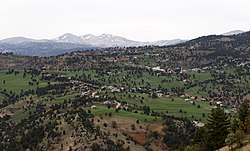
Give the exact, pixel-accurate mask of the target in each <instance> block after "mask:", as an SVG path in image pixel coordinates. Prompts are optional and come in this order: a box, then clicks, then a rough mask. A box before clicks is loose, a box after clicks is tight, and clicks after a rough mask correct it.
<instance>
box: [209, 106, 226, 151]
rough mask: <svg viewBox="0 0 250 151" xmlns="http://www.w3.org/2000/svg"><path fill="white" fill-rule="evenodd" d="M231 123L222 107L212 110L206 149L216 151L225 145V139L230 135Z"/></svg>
mask: <svg viewBox="0 0 250 151" xmlns="http://www.w3.org/2000/svg"><path fill="white" fill-rule="evenodd" d="M229 126H230V122H229V119H228V115H227V114H226V113H225V112H224V110H223V109H222V108H221V107H217V108H215V109H213V110H212V112H211V115H210V116H209V118H208V123H207V124H206V128H207V141H206V149H207V150H209V151H210V150H211V151H212V150H215V149H218V148H220V147H223V146H224V145H225V139H226V138H227V135H228V133H229V130H228V128H229Z"/></svg>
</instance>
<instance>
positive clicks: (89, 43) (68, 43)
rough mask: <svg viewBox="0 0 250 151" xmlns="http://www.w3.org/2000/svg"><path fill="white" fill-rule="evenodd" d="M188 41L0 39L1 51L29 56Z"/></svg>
mask: <svg viewBox="0 0 250 151" xmlns="http://www.w3.org/2000/svg"><path fill="white" fill-rule="evenodd" d="M240 33H243V31H240V30H236V31H231V32H228V33H224V34H222V35H224V36H230V35H235V34H240ZM186 41H187V40H181V39H173V40H159V41H153V42H140V41H134V40H129V39H127V38H124V37H120V36H115V35H110V34H102V35H99V36H95V35H92V34H87V35H83V36H76V35H73V34H70V33H66V34H64V35H62V36H59V37H57V38H54V39H42V40H35V39H29V38H25V37H12V38H7V39H3V40H0V53H6V52H13V53H16V54H22V55H29V56H54V55H59V54H64V53H70V52H73V51H79V50H90V49H101V48H107V47H138V46H146V45H155V46H169V45H176V44H180V43H184V42H186Z"/></svg>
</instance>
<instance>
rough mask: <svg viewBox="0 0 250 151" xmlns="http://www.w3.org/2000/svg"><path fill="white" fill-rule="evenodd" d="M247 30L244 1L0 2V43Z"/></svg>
mask: <svg viewBox="0 0 250 151" xmlns="http://www.w3.org/2000/svg"><path fill="white" fill-rule="evenodd" d="M232 30H243V31H249V30H250V0H0V39H3V38H8V37H14V36H24V37H27V38H34V39H52V38H55V37H58V36H60V35H62V34H64V33H72V34H75V35H78V36H81V35H85V34H94V35H100V34H103V33H106V34H112V35H118V36H123V37H126V38H129V39H132V40H139V41H155V40H163V39H164V40H168V39H176V38H180V39H192V38H196V37H199V36H203V35H210V34H222V33H224V32H228V31H232Z"/></svg>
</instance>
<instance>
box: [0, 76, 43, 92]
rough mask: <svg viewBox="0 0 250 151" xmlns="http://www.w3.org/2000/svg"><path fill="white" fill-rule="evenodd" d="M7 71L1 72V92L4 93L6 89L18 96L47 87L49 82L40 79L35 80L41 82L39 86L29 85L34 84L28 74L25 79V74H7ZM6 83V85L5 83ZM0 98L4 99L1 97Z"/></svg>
mask: <svg viewBox="0 0 250 151" xmlns="http://www.w3.org/2000/svg"><path fill="white" fill-rule="evenodd" d="M6 72H7V71H0V79H1V80H0V91H3V90H4V89H5V90H6V91H7V92H10V91H12V92H14V93H16V94H19V93H21V91H22V90H23V91H27V90H32V89H35V88H37V86H39V87H43V86H46V85H47V82H43V81H41V80H40V79H39V78H34V79H36V80H37V82H39V84H38V85H36V84H34V85H29V82H32V79H31V75H30V74H26V76H25V77H23V72H22V71H20V73H19V74H17V75H15V74H6ZM4 81H5V83H4ZM0 97H3V96H2V95H0Z"/></svg>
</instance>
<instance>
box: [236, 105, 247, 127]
mask: <svg viewBox="0 0 250 151" xmlns="http://www.w3.org/2000/svg"><path fill="white" fill-rule="evenodd" d="M248 109H249V104H248V102H247V101H244V102H243V103H242V104H241V105H240V108H239V110H238V114H239V119H240V121H241V122H242V123H244V122H245V120H246V117H247V116H248V114H249V112H248Z"/></svg>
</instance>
